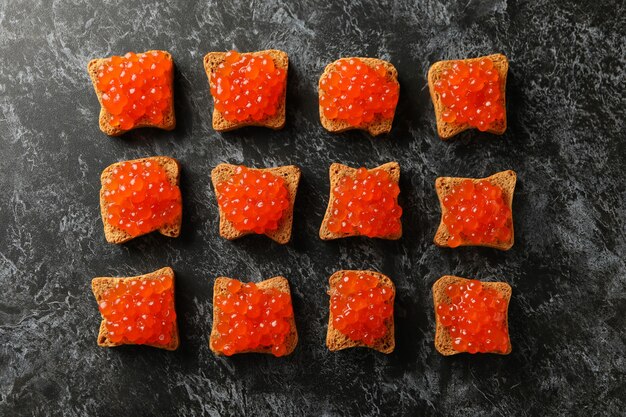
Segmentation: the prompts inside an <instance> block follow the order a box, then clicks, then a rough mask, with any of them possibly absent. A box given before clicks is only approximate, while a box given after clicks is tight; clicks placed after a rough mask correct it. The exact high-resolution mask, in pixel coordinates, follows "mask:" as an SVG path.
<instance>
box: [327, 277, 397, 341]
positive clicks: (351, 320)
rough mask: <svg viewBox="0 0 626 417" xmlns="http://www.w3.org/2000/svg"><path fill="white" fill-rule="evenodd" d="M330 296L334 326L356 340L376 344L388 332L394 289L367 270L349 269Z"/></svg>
mask: <svg viewBox="0 0 626 417" xmlns="http://www.w3.org/2000/svg"><path fill="white" fill-rule="evenodd" d="M335 288H336V292H335V293H334V294H333V295H332V296H331V299H330V311H331V313H332V316H333V321H332V323H333V327H334V328H335V329H337V330H339V331H340V332H341V333H343V334H344V335H346V336H348V337H349V338H350V339H351V340H353V341H355V342H362V343H364V344H366V345H368V346H372V345H373V344H374V343H375V342H376V341H377V340H379V339H380V338H382V337H384V336H385V335H386V334H387V326H388V322H389V320H392V318H391V317H392V315H393V290H392V289H391V288H389V287H387V286H383V285H382V284H381V283H380V280H379V279H378V278H377V277H375V276H373V275H371V274H368V273H366V272H358V271H347V272H346V273H345V275H344V276H343V277H342V279H341V281H340V282H339V284H337V285H336V286H335Z"/></svg>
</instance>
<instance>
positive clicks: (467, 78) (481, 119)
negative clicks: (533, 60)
mask: <svg viewBox="0 0 626 417" xmlns="http://www.w3.org/2000/svg"><path fill="white" fill-rule="evenodd" d="M508 69H509V61H508V60H507V58H506V56H504V55H502V54H493V55H488V56H482V57H478V58H470V59H461V60H449V61H439V62H435V63H434V64H433V65H432V66H431V67H430V70H429V71H428V87H429V90H430V97H431V99H432V101H433V106H434V107H435V118H436V119H437V133H438V134H439V137H440V138H441V139H442V140H447V139H449V138H451V137H453V136H455V135H457V134H459V133H461V132H463V131H465V130H468V129H474V128H476V129H479V130H481V131H486V132H489V133H493V134H496V135H501V134H503V133H504V132H505V131H506V78H507V73H508ZM459 98H460V99H459ZM466 105H467V106H468V107H467V108H465V106H466Z"/></svg>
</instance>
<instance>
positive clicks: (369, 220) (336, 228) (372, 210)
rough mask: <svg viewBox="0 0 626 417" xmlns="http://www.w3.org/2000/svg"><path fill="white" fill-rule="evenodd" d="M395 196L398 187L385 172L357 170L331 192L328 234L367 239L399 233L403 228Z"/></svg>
mask: <svg viewBox="0 0 626 417" xmlns="http://www.w3.org/2000/svg"><path fill="white" fill-rule="evenodd" d="M398 194H400V187H399V186H398V184H397V183H396V182H395V181H394V180H393V179H392V178H391V176H390V175H389V174H388V173H387V172H386V171H383V170H382V169H374V170H371V171H368V170H367V169H365V168H359V169H358V170H357V171H356V175H354V176H345V177H343V178H341V179H340V180H339V183H338V184H337V186H336V187H335V188H333V190H332V196H331V199H332V208H331V215H330V218H329V220H328V230H330V231H331V232H333V233H345V234H357V235H362V236H368V237H386V236H390V235H393V234H395V233H398V232H399V231H400V229H401V227H402V224H401V223H400V217H401V216H402V208H401V207H400V206H399V205H398Z"/></svg>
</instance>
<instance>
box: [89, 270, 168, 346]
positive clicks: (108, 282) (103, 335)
mask: <svg viewBox="0 0 626 417" xmlns="http://www.w3.org/2000/svg"><path fill="white" fill-rule="evenodd" d="M163 275H165V276H168V277H172V280H173V281H174V271H173V270H172V268H170V267H165V268H161V269H159V270H157V271H154V272H150V273H149V274H144V275H138V276H136V277H127V278H112V277H98V278H94V279H92V280H91V290H92V291H93V295H94V296H95V297H96V302H97V303H98V304H100V301H102V298H103V296H104V293H105V292H106V291H107V290H109V289H111V288H113V287H114V286H115V284H116V283H117V282H119V281H120V280H123V281H132V280H138V281H149V280H152V279H157V278H160V277H161V276H163ZM174 288H175V285H174V286H172V309H174V311H175V310H176V309H175V306H174V295H175V294H174ZM128 344H134V343H115V342H112V341H111V340H110V339H109V338H108V332H107V329H106V320H105V319H104V317H103V318H102V323H100V331H99V333H98V346H102V347H115V346H121V345H128ZM179 344H180V338H179V336H178V324H177V323H176V321H174V327H173V328H172V340H171V341H170V343H169V344H167V345H166V346H163V345H153V344H147V345H146V346H152V347H156V348H159V349H166V350H176V349H177V348H178V345H179Z"/></svg>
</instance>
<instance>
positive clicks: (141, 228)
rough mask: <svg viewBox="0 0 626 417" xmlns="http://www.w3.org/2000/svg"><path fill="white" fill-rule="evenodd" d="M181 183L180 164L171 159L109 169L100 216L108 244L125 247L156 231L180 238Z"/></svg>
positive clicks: (136, 161) (104, 179) (146, 160)
mask: <svg viewBox="0 0 626 417" xmlns="http://www.w3.org/2000/svg"><path fill="white" fill-rule="evenodd" d="M179 180H180V164H179V163H178V161H177V160H176V159H174V158H170V157H167V156H153V157H149V158H141V159H133V160H130V161H122V162H117V163H114V164H112V165H109V166H108V167H107V168H105V169H104V171H102V175H101V176H100V183H101V188H100V213H101V215H102V222H103V224H104V236H105V238H106V240H107V242H109V243H117V244H120V243H125V242H128V241H129V240H131V239H134V238H136V237H138V236H141V235H144V234H146V233H150V232H153V231H158V232H159V233H161V234H162V235H165V236H169V237H178V235H179V234H180V227H181V223H182V197H181V194H180V189H179V186H178V184H179ZM153 205H155V207H153Z"/></svg>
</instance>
